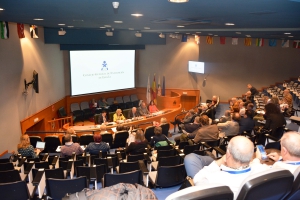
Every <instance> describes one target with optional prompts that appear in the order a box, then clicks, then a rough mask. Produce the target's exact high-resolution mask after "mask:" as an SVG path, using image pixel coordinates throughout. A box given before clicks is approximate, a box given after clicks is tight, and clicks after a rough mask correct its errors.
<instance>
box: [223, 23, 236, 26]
mask: <svg viewBox="0 0 300 200" xmlns="http://www.w3.org/2000/svg"><path fill="white" fill-rule="evenodd" d="M225 25H226V26H234V25H235V24H234V23H225Z"/></svg>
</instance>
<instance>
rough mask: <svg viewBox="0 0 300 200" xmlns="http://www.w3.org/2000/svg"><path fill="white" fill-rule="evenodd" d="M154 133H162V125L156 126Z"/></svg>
mask: <svg viewBox="0 0 300 200" xmlns="http://www.w3.org/2000/svg"><path fill="white" fill-rule="evenodd" d="M154 134H155V135H160V134H162V128H161V127H160V126H156V127H155V128H154Z"/></svg>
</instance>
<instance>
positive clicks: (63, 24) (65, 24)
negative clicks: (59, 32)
mask: <svg viewBox="0 0 300 200" xmlns="http://www.w3.org/2000/svg"><path fill="white" fill-rule="evenodd" d="M65 25H66V24H58V26H65Z"/></svg>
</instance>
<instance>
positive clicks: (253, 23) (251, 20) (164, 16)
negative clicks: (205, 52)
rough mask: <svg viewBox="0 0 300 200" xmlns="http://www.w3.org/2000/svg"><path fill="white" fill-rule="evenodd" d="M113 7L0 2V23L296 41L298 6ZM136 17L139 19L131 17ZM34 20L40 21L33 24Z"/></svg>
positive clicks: (200, 2)
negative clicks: (0, 9)
mask: <svg viewBox="0 0 300 200" xmlns="http://www.w3.org/2000/svg"><path fill="white" fill-rule="evenodd" d="M112 2H113V0H40V1H36V0H14V1H5V0H0V8H3V9H4V10H2V11H0V20H1V21H8V22H16V23H24V24H35V25H38V26H42V27H49V28H57V29H60V28H64V29H65V30H68V29H102V28H100V27H105V25H106V27H105V28H103V30H105V31H107V30H108V29H110V30H112V29H113V31H115V32H117V31H128V32H136V31H139V32H142V33H145V32H148V33H155V34H160V33H163V34H174V33H178V34H199V35H214V36H225V37H242V38H244V37H246V35H250V36H251V37H252V38H274V39H283V38H285V39H290V40H296V39H298V40H299V39H300V0H189V2H187V3H170V2H168V0H119V1H118V2H119V8H118V9H114V8H113V6H112ZM135 13H139V14H143V16H141V17H135V16H131V14H135ZM36 18H38V19H43V20H42V21H35V20H33V19H36ZM114 21H122V22H123V23H115V22H114ZM225 23H233V24H234V25H231V26H227V25H225ZM58 24H65V25H58ZM107 26H110V27H107ZM177 26H184V27H177ZM147 28H149V29H147ZM129 29H130V30H129ZM285 33H290V34H285Z"/></svg>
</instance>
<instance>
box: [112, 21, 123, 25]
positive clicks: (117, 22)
mask: <svg viewBox="0 0 300 200" xmlns="http://www.w3.org/2000/svg"><path fill="white" fill-rule="evenodd" d="M114 22H115V23H116V24H122V23H123V21H114Z"/></svg>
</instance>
